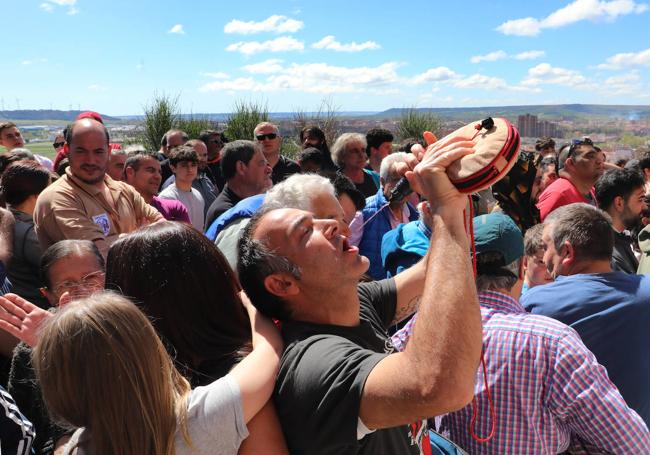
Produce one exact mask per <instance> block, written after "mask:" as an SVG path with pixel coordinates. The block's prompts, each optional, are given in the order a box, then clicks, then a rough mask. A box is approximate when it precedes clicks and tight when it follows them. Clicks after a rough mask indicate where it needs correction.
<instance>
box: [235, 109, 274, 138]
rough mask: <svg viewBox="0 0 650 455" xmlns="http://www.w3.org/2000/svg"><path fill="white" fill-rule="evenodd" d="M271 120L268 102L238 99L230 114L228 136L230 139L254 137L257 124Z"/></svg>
mask: <svg viewBox="0 0 650 455" xmlns="http://www.w3.org/2000/svg"><path fill="white" fill-rule="evenodd" d="M268 121H269V108H268V104H267V103H266V102H264V103H262V102H257V101H237V102H236V103H235V105H234V106H233V108H232V112H231V113H230V115H229V116H228V123H227V126H226V137H228V140H231V141H232V140H236V139H246V140H249V141H250V140H252V139H253V131H254V130H255V126H257V124H258V123H260V122H268Z"/></svg>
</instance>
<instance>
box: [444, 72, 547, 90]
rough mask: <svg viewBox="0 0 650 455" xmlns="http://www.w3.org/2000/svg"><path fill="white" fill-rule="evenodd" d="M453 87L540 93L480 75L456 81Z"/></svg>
mask: <svg viewBox="0 0 650 455" xmlns="http://www.w3.org/2000/svg"><path fill="white" fill-rule="evenodd" d="M451 85H452V86H454V87H456V88H461V89H482V90H512V91H518V92H523V91H526V92H529V91H538V89H537V88H531V87H525V86H521V85H509V84H508V83H507V82H506V81H505V79H501V78H500V77H492V76H486V75H484V74H478V73H477V74H472V75H471V76H467V77H464V78H461V79H457V80H454V81H452V83H451Z"/></svg>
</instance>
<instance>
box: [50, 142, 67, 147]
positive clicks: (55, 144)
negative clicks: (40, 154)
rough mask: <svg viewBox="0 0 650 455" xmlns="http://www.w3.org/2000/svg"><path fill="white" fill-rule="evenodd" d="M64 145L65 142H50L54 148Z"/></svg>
mask: <svg viewBox="0 0 650 455" xmlns="http://www.w3.org/2000/svg"><path fill="white" fill-rule="evenodd" d="M64 145H65V142H55V143H53V144H52V146H53V147H54V148H55V149H58V148H61V147H63V146H64Z"/></svg>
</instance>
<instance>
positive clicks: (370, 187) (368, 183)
mask: <svg viewBox="0 0 650 455" xmlns="http://www.w3.org/2000/svg"><path fill="white" fill-rule="evenodd" d="M354 186H356V187H357V189H358V190H359V191H360V192H361V194H363V197H365V198H369V197H370V196H374V195H375V194H377V190H379V187H377V184H376V183H375V181H374V179H373V178H372V176H371V175H370V174H369V173H368V172H364V173H363V183H355V184H354Z"/></svg>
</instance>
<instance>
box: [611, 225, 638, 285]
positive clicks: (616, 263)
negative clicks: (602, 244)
mask: <svg viewBox="0 0 650 455" xmlns="http://www.w3.org/2000/svg"><path fill="white" fill-rule="evenodd" d="M632 242H633V239H632V237H631V236H630V235H629V234H626V233H624V232H616V231H614V251H613V252H612V269H613V270H614V271H617V272H625V273H632V274H636V271H637V269H638V268H639V261H638V260H637V258H636V256H635V255H634V251H632Z"/></svg>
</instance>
